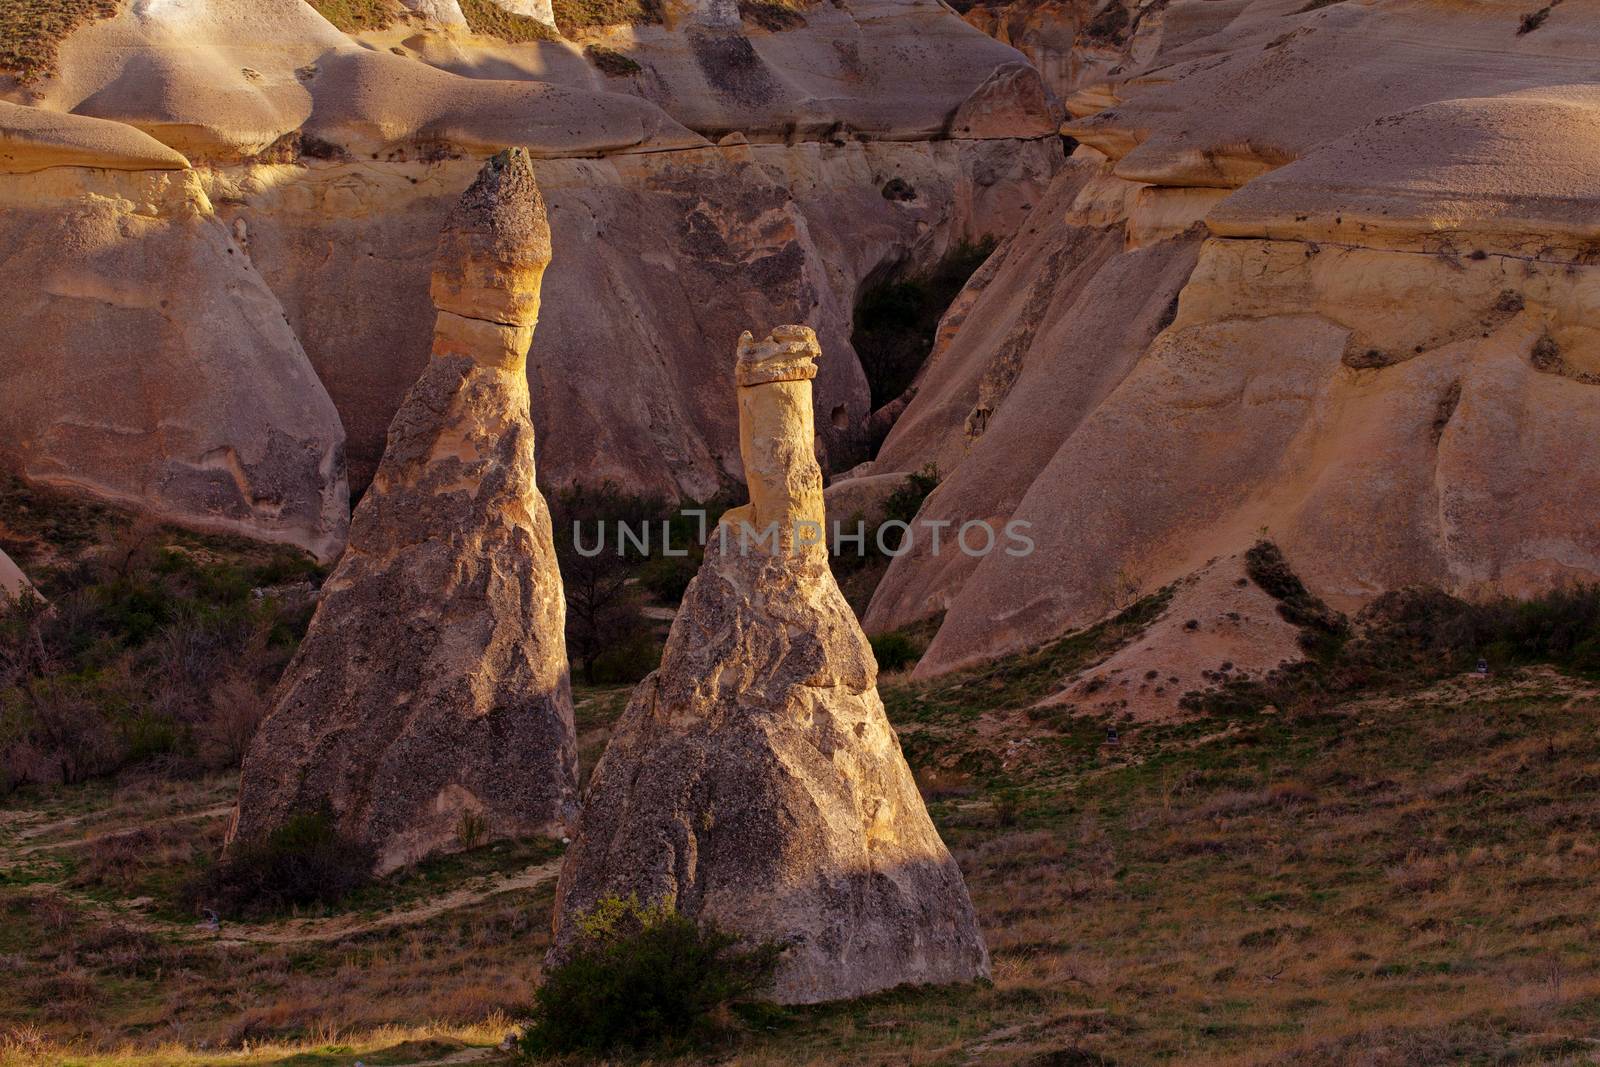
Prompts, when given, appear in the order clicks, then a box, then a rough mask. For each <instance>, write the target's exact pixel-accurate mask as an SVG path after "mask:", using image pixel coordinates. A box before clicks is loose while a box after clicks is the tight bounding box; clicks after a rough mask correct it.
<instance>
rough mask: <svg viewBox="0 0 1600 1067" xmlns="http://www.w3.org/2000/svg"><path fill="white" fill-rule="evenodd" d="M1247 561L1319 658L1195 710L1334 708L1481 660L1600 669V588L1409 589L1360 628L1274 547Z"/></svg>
mask: <svg viewBox="0 0 1600 1067" xmlns="http://www.w3.org/2000/svg"><path fill="white" fill-rule="evenodd" d="M1248 560H1249V567H1250V574H1251V577H1252V578H1254V579H1255V580H1256V582H1257V583H1258V584H1260V585H1261V586H1262V588H1263V589H1264V590H1266V592H1268V593H1270V594H1271V595H1272V596H1274V597H1277V598H1278V599H1279V611H1280V613H1281V614H1282V615H1283V616H1284V618H1286V619H1288V620H1289V621H1290V622H1292V623H1294V624H1295V625H1296V626H1299V627H1300V628H1301V633H1302V638H1301V641H1302V644H1303V645H1304V646H1305V647H1306V649H1307V651H1308V652H1309V653H1310V655H1311V658H1310V659H1308V660H1306V661H1304V662H1301V663H1294V664H1290V665H1288V666H1286V667H1282V668H1279V669H1278V670H1276V671H1273V672H1271V673H1270V674H1268V675H1267V676H1266V678H1264V679H1261V680H1247V681H1230V682H1228V683H1227V684H1225V685H1223V686H1222V687H1221V688H1220V689H1217V690H1213V691H1210V692H1205V693H1198V692H1197V693H1191V694H1189V695H1188V696H1186V697H1185V704H1186V705H1187V706H1190V707H1193V708H1196V709H1203V710H1206V711H1209V712H1212V713H1232V712H1237V711H1241V710H1248V711H1257V710H1260V709H1262V708H1267V707H1277V708H1280V709H1284V710H1308V709H1317V708H1325V707H1328V706H1331V705H1333V704H1335V703H1337V702H1339V701H1342V700H1348V699H1350V698H1352V697H1353V696H1355V695H1357V694H1363V693H1381V692H1405V691H1407V690H1411V689H1416V688H1418V687H1421V686H1424V685H1429V684H1432V683H1434V682H1437V681H1439V680H1441V679H1444V678H1448V677H1450V676H1451V675H1455V674H1460V673H1462V672H1463V671H1468V670H1471V669H1473V668H1474V667H1475V666H1476V665H1477V664H1478V662H1479V661H1480V660H1482V661H1483V663H1484V665H1485V667H1486V668H1488V669H1493V670H1502V669H1506V668H1511V667H1519V666H1531V665H1535V664H1550V665H1553V666H1558V667H1561V668H1563V669H1566V670H1571V671H1581V672H1593V671H1600V586H1592V585H1574V586H1571V587H1568V588H1564V589H1557V590H1554V591H1552V592H1549V593H1545V594H1543V595H1542V596H1537V597H1533V598H1531V599H1528V600H1516V599H1512V598H1509V597H1497V598H1493V599H1489V600H1484V601H1477V602H1473V601H1467V600H1462V599H1460V598H1457V597H1453V596H1450V595H1449V594H1447V593H1443V592H1440V591H1439V590H1436V589H1426V588H1413V589H1402V590H1396V591H1393V592H1390V593H1386V594H1384V595H1383V596H1380V597H1379V598H1378V599H1376V600H1374V601H1373V602H1372V603H1371V604H1369V605H1368V606H1367V607H1366V608H1365V609H1363V611H1362V612H1361V613H1360V615H1358V616H1357V617H1356V620H1355V623H1354V625H1353V626H1351V625H1350V624H1349V623H1348V622H1347V621H1346V620H1344V619H1343V617H1342V616H1338V615H1336V614H1334V613H1332V612H1329V611H1328V609H1327V607H1326V606H1325V605H1323V604H1322V603H1321V602H1320V601H1317V600H1315V598H1310V597H1309V595H1308V594H1305V592H1304V589H1305V587H1304V586H1303V585H1301V583H1300V581H1299V579H1298V578H1295V577H1294V576H1293V573H1292V572H1291V571H1290V570H1289V569H1288V566H1287V564H1286V563H1285V562H1284V561H1283V557H1282V555H1281V554H1280V553H1278V551H1277V549H1276V547H1275V546H1272V545H1270V544H1267V543H1265V542H1263V543H1262V544H1259V545H1257V546H1256V547H1255V548H1254V549H1252V550H1251V553H1250V556H1249V557H1248Z"/></svg>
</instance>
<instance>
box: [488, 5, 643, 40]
mask: <svg viewBox="0 0 1600 1067" xmlns="http://www.w3.org/2000/svg"><path fill="white" fill-rule="evenodd" d="M475 2H479V0H475ZM553 6H554V10H555V16H556V25H557V26H559V27H561V32H562V33H564V34H566V35H567V36H568V37H571V36H574V35H575V34H576V33H578V32H579V31H581V30H589V29H597V28H599V27H601V26H639V25H644V24H646V23H651V22H660V21H661V7H660V4H659V2H658V0H553Z"/></svg>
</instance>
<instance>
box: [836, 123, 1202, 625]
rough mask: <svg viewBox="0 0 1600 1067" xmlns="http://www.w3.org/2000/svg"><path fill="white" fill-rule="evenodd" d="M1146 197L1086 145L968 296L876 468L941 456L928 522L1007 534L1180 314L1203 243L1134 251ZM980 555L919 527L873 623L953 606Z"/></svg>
mask: <svg viewBox="0 0 1600 1067" xmlns="http://www.w3.org/2000/svg"><path fill="white" fill-rule="evenodd" d="M1136 193H1137V190H1136V187H1134V186H1132V185H1130V184H1129V183H1126V182H1122V181H1119V180H1117V179H1115V178H1113V177H1111V176H1110V174H1109V166H1108V165H1107V163H1106V161H1105V160H1104V159H1103V158H1099V157H1098V156H1097V154H1095V153H1092V152H1084V153H1081V154H1080V155H1079V156H1077V157H1075V158H1074V160H1073V161H1072V163H1071V164H1069V166H1068V168H1067V169H1066V170H1065V171H1063V172H1062V173H1061V174H1060V175H1059V176H1058V177H1057V179H1056V181H1055V184H1054V185H1053V186H1052V188H1051V190H1050V193H1049V195H1048V196H1047V197H1046V198H1045V200H1044V201H1043V203H1042V204H1041V205H1040V207H1039V210H1038V212H1037V213H1036V214H1035V216H1034V217H1033V218H1032V219H1031V220H1030V221H1029V223H1028V224H1027V225H1026V226H1025V227H1024V228H1023V230H1022V232H1020V233H1018V234H1017V235H1016V236H1015V237H1013V238H1012V239H1011V241H1010V242H1008V243H1007V245H1006V246H1005V247H1003V248H1001V249H1000V250H998V251H997V252H996V253H995V255H994V256H993V257H992V258H991V261H990V264H989V265H986V266H985V268H984V269H983V271H982V272H980V277H977V278H975V279H974V281H975V282H976V283H978V284H979V285H980V286H981V288H978V289H977V291H976V296H975V299H974V301H973V303H972V306H971V307H970V308H969V309H967V310H966V311H965V318H964V319H963V320H962V322H961V324H960V327H959V329H958V330H956V331H954V333H953V336H949V337H948V344H947V345H946V346H944V347H943V348H942V350H940V351H938V352H936V354H935V357H934V359H933V361H932V362H931V363H930V365H929V366H928V367H927V368H926V370H925V371H924V374H923V377H922V380H921V381H920V383H919V386H918V391H917V395H916V398H915V399H914V400H913V401H912V403H911V405H910V406H909V407H908V409H907V410H906V412H905V414H904V415H903V416H902V417H901V418H900V420H899V421H898V422H897V423H896V424H895V427H894V430H893V431H892V432H891V433H890V435H889V438H888V440H887V441H885V442H884V445H883V448H882V450H881V451H880V453H879V455H878V458H877V460H876V461H875V462H874V464H873V465H872V467H871V468H870V469H871V470H872V471H873V472H878V471H895V470H900V471H907V470H916V469H920V467H922V466H923V465H925V464H928V463H933V464H934V465H935V466H936V468H937V470H938V472H939V474H940V477H941V481H940V485H939V487H938V488H937V489H936V490H934V492H933V493H932V495H930V496H929V497H928V499H927V501H926V502H925V503H924V504H923V508H922V510H921V512H920V513H919V515H918V522H919V524H921V523H929V522H947V523H950V524H952V525H951V526H950V528H951V529H959V527H960V526H961V525H962V524H963V523H966V522H971V521H984V522H987V523H988V524H989V526H990V528H992V529H994V530H1002V529H1004V528H1005V526H1006V524H1007V523H1009V522H1011V521H1012V520H1013V519H1014V518H1016V517H1017V508H1018V506H1019V504H1020V503H1021V501H1022V500H1023V498H1024V497H1025V496H1026V495H1027V494H1028V492H1029V491H1030V489H1031V487H1032V485H1033V483H1034V481H1035V480H1036V478H1037V476H1038V473H1039V471H1040V470H1041V469H1042V468H1043V467H1044V466H1045V465H1046V464H1048V462H1049V459H1050V457H1051V456H1053V455H1054V454H1055V452H1056V450H1057V449H1059V448H1060V447H1061V446H1062V444H1063V443H1064V442H1065V441H1067V440H1068V439H1069V438H1070V437H1071V436H1072V435H1073V433H1074V432H1075V431H1076V430H1077V428H1078V426H1079V425H1080V423H1081V422H1082V420H1083V419H1084V418H1085V417H1087V415H1088V414H1089V413H1091V412H1092V411H1093V410H1094V408H1095V406H1096V405H1097V404H1098V403H1100V402H1101V401H1102V400H1103V399H1104V398H1105V397H1106V396H1107V395H1109V394H1110V393H1111V392H1112V391H1113V390H1114V389H1115V388H1116V387H1117V385H1118V384H1119V383H1120V382H1121V380H1122V378H1123V377H1124V376H1125V375H1126V374H1128V373H1129V371H1130V370H1131V369H1132V368H1133V367H1134V366H1135V365H1136V364H1137V362H1138V360H1139V358H1140V357H1141V356H1142V355H1143V353H1144V351H1145V349H1146V348H1147V347H1148V346H1149V344H1150V341H1151V340H1152V339H1153V338H1154V337H1155V336H1156V334H1157V333H1159V332H1160V331H1161V329H1162V328H1163V327H1164V326H1165V325H1166V324H1167V322H1168V321H1170V317H1171V314H1172V311H1173V305H1174V303H1175V301H1176V299H1177V294H1178V291H1179V290H1180V289H1181V288H1182V287H1183V285H1184V283H1185V282H1186V281H1187V280H1188V278H1189V273H1190V271H1191V270H1192V269H1193V267H1194V263H1195V257H1196V254H1197V252H1198V250H1199V247H1200V240H1201V238H1200V236H1199V234H1198V233H1188V232H1181V233H1179V234H1177V235H1175V236H1173V237H1170V238H1168V239H1166V240H1162V241H1157V242H1154V243H1152V244H1150V245H1149V246H1147V247H1144V248H1140V249H1136V250H1132V251H1129V250H1128V249H1127V245H1128V239H1127V234H1128V230H1129V225H1130V219H1131V218H1132V217H1134V215H1135V209H1136V205H1137V195H1136ZM1068 492H1070V490H1069V489H1066V488H1063V494H1065V493H1068ZM1041 510H1042V509H1041ZM922 529H924V530H926V529H927V527H926V526H923V527H922ZM980 558H981V557H979V556H974V555H969V554H967V553H965V552H961V551H956V550H954V549H953V548H952V547H951V545H950V543H949V541H948V540H946V541H945V542H944V543H943V545H942V550H939V549H938V548H936V546H935V544H934V541H933V539H932V538H931V537H929V536H926V535H923V536H918V535H917V532H916V530H915V529H914V530H913V536H912V538H911V540H910V542H909V544H908V545H907V546H906V547H905V550H904V554H903V555H901V556H899V557H897V558H896V559H895V560H894V562H893V563H892V564H891V565H890V568H889V571H888V573H887V574H886V575H885V576H884V579H883V581H882V583H881V584H880V585H879V587H878V590H877V592H876V594H875V595H874V596H873V599H872V603H871V605H870V607H869V608H868V611H867V614H866V619H865V623H866V626H867V629H868V630H869V631H870V632H873V633H878V632H883V631H888V630H893V629H897V628H899V627H901V626H905V625H907V624H909V623H912V622H916V621H919V620H921V619H925V618H928V617H930V616H932V615H935V614H937V613H939V612H940V611H943V610H944V609H945V608H947V607H948V606H949V604H950V602H951V599H952V598H953V596H954V594H955V593H957V592H959V591H960V589H961V588H962V586H963V584H964V583H965V581H966V579H967V577H968V576H969V575H970V574H971V573H972V572H973V571H974V570H975V569H976V568H977V567H978V566H979V563H980ZM1112 574H1114V571H1113V572H1111V574H1108V576H1107V578H1108V583H1109V580H1110V577H1111V576H1112ZM1107 606H1109V600H1108V601H1107Z"/></svg>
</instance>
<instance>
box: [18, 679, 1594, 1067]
mask: <svg viewBox="0 0 1600 1067" xmlns="http://www.w3.org/2000/svg"><path fill="white" fill-rule="evenodd" d="M1010 666H1011V669H1010V670H1009V671H1007V672H1001V673H1000V674H998V675H997V674H996V673H995V672H994V671H989V672H985V673H984V674H982V675H971V676H965V677H962V678H958V679H954V680H951V681H948V682H944V683H941V684H939V685H938V686H934V687H926V686H912V685H909V684H906V683H902V682H896V681H894V680H892V679H891V680H889V681H888V682H886V684H885V694H886V698H887V701H888V704H889V705H890V707H891V708H892V709H893V714H894V716H895V719H896V724H897V727H898V728H899V730H900V732H901V736H902V739H903V740H904V742H905V744H906V748H907V751H908V752H909V753H910V754H911V756H912V759H913V763H914V764H916V765H917V766H918V770H919V777H920V779H921V780H922V781H923V782H924V784H925V789H926V791H927V793H928V795H929V796H930V800H931V808H932V811H933V813H934V816H935V818H936V820H937V821H938V823H939V825H940V828H941V830H942V832H943V833H944V835H945V837H946V839H947V841H948V842H949V843H950V845H951V847H952V849H953V850H954V851H955V853H956V855H957V858H958V859H959V861H960V863H961V866H962V868H963V870H964V871H965V872H966V875H967V878H968V881H969V884H970V886H971V888H972V892H973V896H974V900H975V902H976V904H977V906H978V909H979V913H980V917H981V920H982V923H983V926H984V929H985V932H986V934H987V937H988V939H989V945H990V948H991V950H992V952H993V956H994V982H993V984H992V985H989V986H977V987H971V988H961V989H942V990H907V991H897V992H893V993H888V994H884V995H882V996H878V997H873V998H869V999H867V1000H865V1001H861V1002H856V1003H851V1004H846V1005H838V1006H831V1007H824V1008H815V1009H805V1010H796V1011H788V1012H782V1013H778V1014H776V1015H774V1016H773V1017H771V1018H770V1019H768V1020H766V1021H765V1023H764V1024H763V1026H762V1027H761V1028H760V1029H759V1030H756V1031H753V1032H750V1033H747V1034H746V1035H745V1036H744V1037H743V1038H742V1039H741V1040H740V1041H739V1042H738V1044H737V1045H735V1046H733V1047H730V1048H728V1049H727V1050H726V1053H725V1056H724V1059H725V1061H726V1062H730V1063H748V1064H812V1063H815V1064H823V1063H829V1064H832V1063H847V1064H880V1063H910V1064H961V1063H999V1064H1037V1065H1045V1064H1093V1063H1119V1064H1133V1063H1163V1062H1166V1063H1222V1064H1232V1063H1238V1064H1255V1063H1283V1064H1291V1063H1292V1064H1306V1063H1310V1064H1358V1063H1359V1064H1391V1063H1392V1064H1397V1065H1398V1064H1418V1063H1494V1064H1507V1063H1519V1064H1521V1063H1528V1064H1533V1063H1589V1062H1593V1057H1594V1055H1595V1054H1596V1052H1597V1051H1600V1041H1597V1040H1596V1039H1597V1038H1600V965H1597V959H1596V954H1595V951H1594V945H1595V941H1596V936H1597V935H1600V909H1597V908H1596V904H1597V903H1600V890H1597V888H1596V886H1597V884H1600V793H1597V790H1596V788H1595V787H1596V786H1597V785H1600V695H1597V693H1596V692H1595V690H1594V689H1593V688H1592V687H1591V686H1590V685H1589V684H1587V683H1585V682H1582V681H1578V680H1574V679H1571V678H1568V677H1564V676H1562V675H1559V674H1556V673H1554V672H1552V671H1548V670H1542V669H1534V670H1528V671H1524V672H1521V673H1516V674H1510V675H1503V676H1501V677H1498V678H1491V679H1487V680H1483V679H1476V678H1471V679H1456V680H1450V681H1446V682H1444V683H1441V684H1438V685H1436V686H1433V687H1432V688H1428V689H1424V690H1420V691H1417V692H1413V693H1410V694H1400V695H1388V696H1378V697H1371V698H1367V699H1360V700H1355V701H1352V702H1349V703H1346V704H1344V705H1340V706H1338V707H1336V708H1334V709H1333V710H1331V711H1327V712H1319V713H1317V714H1315V715H1310V716H1301V717H1293V716H1285V715H1278V714H1269V715H1257V716H1248V717H1243V718H1234V719H1228V720H1224V719H1219V718H1211V717H1199V718H1196V719H1194V720H1193V721H1189V722H1186V723H1184V724H1182V725H1176V726H1167V727H1149V728H1146V729H1144V730H1142V731H1139V732H1136V733H1128V732H1126V731H1125V732H1124V733H1123V734H1122V736H1121V737H1120V738H1119V743H1117V744H1114V745H1112V744H1107V743H1105V741H1104V738H1105V730H1104V726H1103V724H1097V723H1084V722H1080V721H1064V722H1055V723H1049V722H1040V721H1036V720H1035V719H1033V718H1030V717H1029V714H1028V711H1027V709H1026V707H1025V706H1023V707H1018V706H1015V705H1016V704H1018V703H1019V701H1018V700H1017V699H1015V698H1016V697H1017V696H1018V694H1020V693H1024V692H1026V691H1028V689H1029V688H1030V687H1032V686H1034V685H1037V684H1038V679H1037V677H1036V675H1037V674H1038V673H1039V672H1040V671H1047V672H1054V671H1058V670H1060V669H1062V667H1061V664H1060V663H1059V662H1056V661H1051V660H1049V659H1047V658H1035V659H1033V660H1031V661H1028V660H1019V661H1013V662H1012V664H1011V665H1010ZM963 694H967V697H966V698H964V697H963ZM625 698H626V690H625V689H600V690H580V692H579V694H578V703H579V717H580V720H581V721H582V723H583V729H582V731H581V733H582V734H583V737H584V738H585V744H584V754H585V762H586V764H592V760H593V758H594V757H595V755H596V753H597V752H598V750H599V747H600V746H601V745H603V740H604V732H605V730H606V728H607V725H608V724H609V722H610V721H611V720H612V719H614V717H615V716H616V715H617V714H618V713H620V710H621V708H622V706H623V703H624V701H625ZM963 699H968V700H969V703H967V704H963ZM997 709H998V710H997ZM230 790H231V782H230V781H229V780H228V779H227V778H224V777H218V778H212V779H206V780H201V781H195V782H190V783H187V784H182V785H178V784H172V783H161V782H143V783H141V782H140V781H138V780H137V779H132V780H127V781H124V782H122V783H121V784H119V785H116V786H111V785H107V784H104V783H100V784H90V785H84V786H78V787H72V788H56V789H53V790H49V791H47V792H44V793H32V794H24V795H19V796H15V797H13V798H11V800H10V801H8V802H7V804H6V806H5V808H4V810H3V812H0V856H3V859H0V863H3V869H4V881H3V882H0V959H3V960H4V963H5V966H6V970H7V972H8V974H9V975H10V978H9V979H8V981H7V982H5V983H0V1034H3V1035H4V1036H3V1037H0V1040H3V1042H4V1044H3V1045H0V1048H3V1049H4V1051H0V1060H3V1061H4V1062H7V1063H13V1062H14V1063H52V1064H53V1063H83V1064H91V1063H92V1064H101V1063H105V1064H110V1063H118V1064H122V1063H127V1064H133V1063H151V1064H155V1063H161V1064H169V1063H170V1064H201V1063H218V1064H222V1063H274V1064H280V1065H285V1067H286V1065H289V1064H295V1065H303V1067H310V1065H321V1064H328V1065H334V1064H349V1063H353V1062H354V1061H355V1060H356V1059H362V1060H363V1061H364V1062H366V1063H369V1064H377V1063H424V1062H438V1061H448V1062H496V1061H497V1060H498V1059H500V1054H498V1053H497V1052H495V1050H494V1048H493V1046H494V1044H495V1043H496V1042H497V1041H498V1039H499V1037H500V1036H501V1035H502V1034H503V1032H504V1031H506V1030H508V1029H510V1028H511V1027H512V1026H513V1025H514V1020H515V1018H516V1015H517V1012H518V1011H519V1009H520V1008H521V1007H522V1006H523V1005H524V1004H526V1003H527V1001H528V998H529V996H530V994H531V990H532V988H533V986H534V984H535V983H536V981H537V978H538V969H539V959H540V957H541V955H542V953H543V950H544V946H545V943H546V938H547V936H548V923H549V912H550V907H551V893H552V891H553V887H554V873H555V866H556V865H555V864H554V863H553V862H552V860H553V858H554V853H553V852H552V851H550V846H541V845H530V846H526V847H514V846H499V848H498V849H484V850H480V851H479V852H477V853H469V854H467V855H465V856H461V857H455V858H452V859H450V860H446V861H440V862H439V863H437V864H434V865H430V866H429V867H426V868H424V869H423V870H422V871H419V872H416V873H413V874H411V875H409V876H405V877H402V878H398V879H394V880H391V881H388V882H385V883H382V884H380V885H379V886H377V887H374V888H373V889H370V890H367V891H364V893H363V894H362V895H361V896H360V897H359V898H357V899H356V900H354V901H352V902H351V903H350V905H349V906H348V907H347V908H344V909H341V910H340V911H338V912H317V913H314V914H308V915H304V916H299V917H292V918H287V919H284V920H281V921H276V922H268V923H261V924H255V925H251V926H234V925H232V924H228V923H224V924H222V926H221V928H220V929H219V930H215V931H212V930H208V929H206V928H205V927H204V925H203V924H202V925H196V919H195V918H194V917H192V916H188V915H183V914H180V913H178V912H177V911H176V910H175V908H174V905H173V904H172V902H171V900H170V897H169V896H168V895H169V894H170V893H171V887H172V886H173V884H174V883H175V881H176V880H177V879H178V878H179V877H180V876H181V875H182V872H183V871H184V870H185V869H187V868H190V867H192V866H194V865H197V864H202V863H205V862H207V859H208V857H209V855H210V854H211V853H212V852H213V851H214V849H215V846H216V844H217V841H218V840H219V835H220V833H221V830H222V827H223V825H224V823H225V818H226V817H225V815H224V814H223V813H221V812H220V811H219V810H218V808H219V807H221V806H224V805H225V804H226V801H227V798H228V796H229V794H230ZM118 833H122V834H128V833H132V834H134V835H137V836H136V840H137V841H138V845H137V846H136V847H127V844H128V843H127V842H126V841H124V840H123V839H122V838H119V837H117V836H115V835H116V834H118ZM119 842H120V844H119ZM180 1049H181V1051H179V1050H180ZM384 1049H389V1050H390V1051H389V1052H387V1053H385V1052H384V1051H383V1050H384ZM119 1050H120V1051H119Z"/></svg>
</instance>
